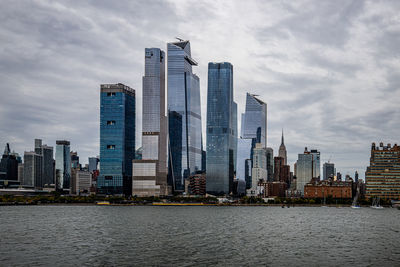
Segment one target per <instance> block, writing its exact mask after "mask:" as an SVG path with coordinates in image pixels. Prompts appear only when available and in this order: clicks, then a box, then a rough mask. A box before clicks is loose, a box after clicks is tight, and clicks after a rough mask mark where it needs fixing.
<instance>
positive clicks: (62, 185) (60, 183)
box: [24, 140, 71, 190]
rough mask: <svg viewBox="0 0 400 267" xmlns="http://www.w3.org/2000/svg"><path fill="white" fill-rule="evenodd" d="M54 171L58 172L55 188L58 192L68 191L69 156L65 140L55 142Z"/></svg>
mask: <svg viewBox="0 0 400 267" xmlns="http://www.w3.org/2000/svg"><path fill="white" fill-rule="evenodd" d="M25 165H26V164H25ZM56 169H57V170H58V172H57V171H56V174H58V176H57V177H56V188H57V189H60V190H70V188H71V156H70V142H69V141H66V140H57V141H56ZM25 170H26V167H25ZM24 175H25V174H24Z"/></svg>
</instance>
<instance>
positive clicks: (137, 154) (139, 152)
mask: <svg viewBox="0 0 400 267" xmlns="http://www.w3.org/2000/svg"><path fill="white" fill-rule="evenodd" d="M142 156H143V147H139V148H138V149H136V150H135V159H142Z"/></svg>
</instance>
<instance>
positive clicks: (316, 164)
mask: <svg viewBox="0 0 400 267" xmlns="http://www.w3.org/2000/svg"><path fill="white" fill-rule="evenodd" d="M310 153H311V154H312V155H313V178H321V163H320V162H321V161H320V158H321V153H320V152H319V151H318V150H316V149H311V150H310Z"/></svg>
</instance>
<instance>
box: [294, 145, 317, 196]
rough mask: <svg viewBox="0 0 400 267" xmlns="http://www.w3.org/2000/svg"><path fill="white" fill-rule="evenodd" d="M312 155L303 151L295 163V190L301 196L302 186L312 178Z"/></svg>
mask: <svg viewBox="0 0 400 267" xmlns="http://www.w3.org/2000/svg"><path fill="white" fill-rule="evenodd" d="M313 166H314V164H313V155H312V154H311V153H309V151H307V148H306V149H305V151H304V153H303V154H299V155H298V159H297V162H296V178H297V179H296V183H297V185H296V189H297V190H298V191H300V192H301V193H302V194H303V193H304V186H305V185H306V184H307V183H309V182H310V180H311V179H312V178H313Z"/></svg>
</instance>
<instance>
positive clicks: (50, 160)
mask: <svg viewBox="0 0 400 267" xmlns="http://www.w3.org/2000/svg"><path fill="white" fill-rule="evenodd" d="M35 153H36V154H38V155H41V156H42V176H43V177H42V179H41V185H40V187H44V186H45V185H46V184H47V185H50V184H55V177H54V175H55V171H54V156H53V155H54V154H53V147H51V146H47V145H43V144H42V140H41V139H35Z"/></svg>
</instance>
